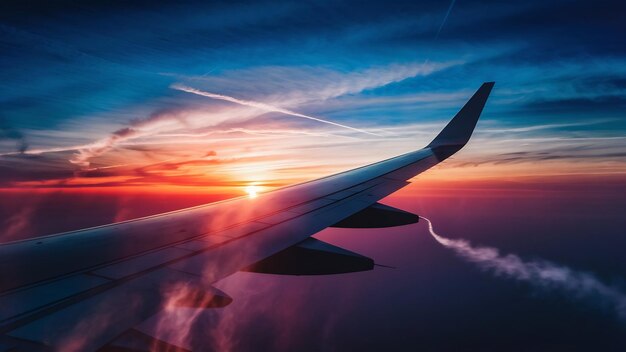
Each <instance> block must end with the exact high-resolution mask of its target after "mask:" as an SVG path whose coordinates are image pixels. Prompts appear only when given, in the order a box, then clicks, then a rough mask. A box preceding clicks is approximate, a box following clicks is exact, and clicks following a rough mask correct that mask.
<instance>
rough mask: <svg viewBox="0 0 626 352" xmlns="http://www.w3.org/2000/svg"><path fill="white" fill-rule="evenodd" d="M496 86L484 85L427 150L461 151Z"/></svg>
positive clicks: (487, 83) (490, 83) (492, 83)
mask: <svg viewBox="0 0 626 352" xmlns="http://www.w3.org/2000/svg"><path fill="white" fill-rule="evenodd" d="M494 84H495V82H485V83H483V85H482V86H480V88H478V90H477V91H476V93H474V95H473V96H472V97H471V98H470V100H469V101H468V102H467V103H465V106H463V108H462V109H461V110H460V111H459V112H458V113H457V114H456V116H454V118H453V119H452V121H450V122H449V123H448V125H446V127H444V129H443V130H441V132H439V134H438V135H437V137H435V139H433V141H432V142H430V144H429V145H428V146H426V148H431V149H434V148H437V147H456V150H458V149H461V148H462V147H463V146H464V145H465V144H466V143H467V141H469V139H470V137H471V135H472V132H473V131H474V127H476V122H478V117H480V113H481V112H482V111H483V107H484V106H485V103H486V102H487V98H488V97H489V93H491V89H492V88H493V85H494Z"/></svg>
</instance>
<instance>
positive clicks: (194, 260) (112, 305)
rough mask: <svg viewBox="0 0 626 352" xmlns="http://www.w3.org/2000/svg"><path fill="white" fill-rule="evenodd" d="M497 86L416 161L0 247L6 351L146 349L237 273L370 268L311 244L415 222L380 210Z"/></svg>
mask: <svg viewBox="0 0 626 352" xmlns="http://www.w3.org/2000/svg"><path fill="white" fill-rule="evenodd" d="M493 85H494V83H493V82H488V83H484V84H483V85H482V86H481V87H480V88H479V89H478V91H477V92H476V93H475V94H474V95H473V96H472V97H471V98H470V100H469V101H468V102H467V103H466V104H465V106H464V107H463V108H462V109H461V110H460V111H459V112H458V113H457V114H456V116H455V117H454V118H453V119H452V120H451V121H450V123H448V125H447V126H446V127H445V128H444V129H443V130H442V131H441V132H440V133H439V135H438V136H437V137H436V138H435V139H434V140H433V141H432V142H431V143H430V144H429V145H428V146H427V147H425V148H423V149H420V150H417V151H413V152H410V153H407V154H403V155H400V156H397V157H395V158H391V159H387V160H384V161H381V162H378V163H374V164H371V165H367V166H364V167H360V168H356V169H353V170H350V171H346V172H342V173H338V174H335V175H332V176H328V177H325V178H321V179H318V180H315V181H311V182H305V183H302V184H298V185H295V186H290V187H285V188H281V189H278V190H275V191H272V192H268V193H264V194H260V195H259V196H258V197H254V198H251V197H240V198H235V199H231V200H227V201H222V202H217V203H211V204H207V205H202V206H197V207H193V208H188V209H183V210H179V211H173V212H169V213H164V214H159V215H155V216H148V217H145V218H140V219H136V220H130V221H124V222H120V223H115V224H111V225H105V226H99V227H94V228H89V229H84V230H79V231H72V232H67V233H62V234H56V235H51V236H45V237H38V238H34V239H29V240H23V241H16V242H9V243H4V244H0V270H1V271H0V272H1V273H2V275H1V276H0V351H5V350H7V351H8V350H14V349H17V350H32V351H37V350H41V351H48V350H55V351H56V350H60V351H73V350H80V351H89V350H97V349H100V348H102V347H109V348H118V349H122V350H123V349H124V348H126V349H129V348H130V349H134V350H141V349H142V348H144V349H146V350H147V349H150V346H154V343H155V342H154V341H152V342H150V338H153V337H151V336H144V334H142V333H141V332H139V331H137V330H134V329H133V327H135V326H137V325H138V324H140V323H141V322H142V321H144V320H146V319H147V318H149V317H151V316H153V315H154V314H156V313H158V312H159V311H160V310H162V309H165V308H168V307H170V308H171V307H197V308H211V307H221V306H224V305H226V304H228V303H229V302H230V301H231V299H230V297H228V296H227V295H226V294H225V293H223V292H220V291H219V290H217V289H215V288H213V287H211V284H213V283H215V282H216V281H218V280H220V279H222V278H224V277H226V276H228V275H231V274H233V273H235V272H237V271H240V270H245V271H252V272H260V273H273V274H283V275H322V274H336V273H345V272H353V271H361V270H370V269H372V268H373V264H374V263H373V261H372V260H371V259H370V258H367V257H364V256H361V255H358V254H356V253H353V252H350V251H347V250H345V249H342V248H338V247H334V246H332V245H330V244H327V243H324V242H322V241H319V240H316V239H314V238H311V237H310V236H311V235H313V234H315V233H317V232H319V231H321V230H323V229H324V228H327V227H330V226H337V227H386V226H395V225H402V224H408V223H413V222H417V219H418V217H417V216H416V215H413V214H410V213H407V212H404V211H401V210H399V209H394V208H391V207H389V206H384V205H382V204H378V203H377V201H378V200H380V199H382V198H384V197H386V196H388V195H389V194H391V193H393V192H395V191H397V190H398V189H400V188H402V187H404V186H406V185H407V184H408V182H407V180H409V179H410V178H412V177H414V176H415V175H417V174H419V173H421V172H423V171H425V170H427V169H429V168H430V167H432V166H434V165H436V164H438V163H439V162H441V161H443V160H445V159H446V158H448V157H449V156H451V155H452V154H454V153H455V152H456V151H458V150H459V149H461V148H462V147H463V146H464V145H465V144H466V143H467V141H468V140H469V138H470V136H471V134H472V132H473V130H474V127H475V125H476V122H477V121H478V118H479V116H480V114H481V112H482V110H483V107H484V105H485V103H486V101H487V98H488V96H489V93H490V92H491V89H492V87H493ZM156 338H158V336H157V337H156ZM159 343H165V342H159ZM142 344H143V345H142ZM151 344H152V345H151ZM129 346H130V347H129ZM138 346H139V347H138ZM141 346H144V347H141ZM145 346H148V347H145Z"/></svg>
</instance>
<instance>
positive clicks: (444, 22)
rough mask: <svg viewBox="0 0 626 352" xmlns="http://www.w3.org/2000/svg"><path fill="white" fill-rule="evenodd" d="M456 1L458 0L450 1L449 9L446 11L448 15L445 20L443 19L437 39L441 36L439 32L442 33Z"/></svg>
mask: <svg viewBox="0 0 626 352" xmlns="http://www.w3.org/2000/svg"><path fill="white" fill-rule="evenodd" d="M455 2H456V0H452V1H451V2H450V6H449V7H448V11H447V12H446V15H445V16H444V17H443V21H441V24H440V25H439V29H438V30H437V35H435V40H437V39H438V38H439V34H440V33H441V30H442V29H443V26H444V25H445V24H446V21H447V20H448V16H450V12H452V8H453V7H454V3H455Z"/></svg>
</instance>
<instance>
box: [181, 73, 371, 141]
mask: <svg viewBox="0 0 626 352" xmlns="http://www.w3.org/2000/svg"><path fill="white" fill-rule="evenodd" d="M171 88H172V89H176V90H179V91H182V92H187V93H191V94H196V95H201V96H203V97H208V98H212V99H218V100H224V101H228V102H231V103H235V104H239V105H244V106H250V107H253V108H257V109H261V110H265V111H269V112H279V113H282V114H285V115H291V116H297V117H302V118H305V119H309V120H314V121H318V122H322V123H326V124H329V125H333V126H337V127H342V128H347V129H349V130H352V131H356V132H361V133H366V134H369V135H372V136H377V137H381V135H379V134H376V133H373V132H369V131H365V130H362V129H359V128H354V127H350V126H346V125H342V124H340V123H336V122H332V121H328V120H324V119H320V118H317V117H313V116H309V115H304V114H300V113H298V112H295V111H292V110H288V109H283V108H280V107H278V106H273V105H270V104H266V103H261V102H257V101H251V100H243V99H237V98H234V97H230V96H228V95H222V94H215V93H210V92H205V91H202V90H199V89H195V88H191V87H187V86H184V85H181V84H174V85H172V86H171Z"/></svg>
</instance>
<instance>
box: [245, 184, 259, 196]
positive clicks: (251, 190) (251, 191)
mask: <svg viewBox="0 0 626 352" xmlns="http://www.w3.org/2000/svg"><path fill="white" fill-rule="evenodd" d="M259 191H260V187H259V186H255V185H250V186H247V187H246V193H247V194H248V197H249V198H256V196H257V195H258V194H259Z"/></svg>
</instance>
